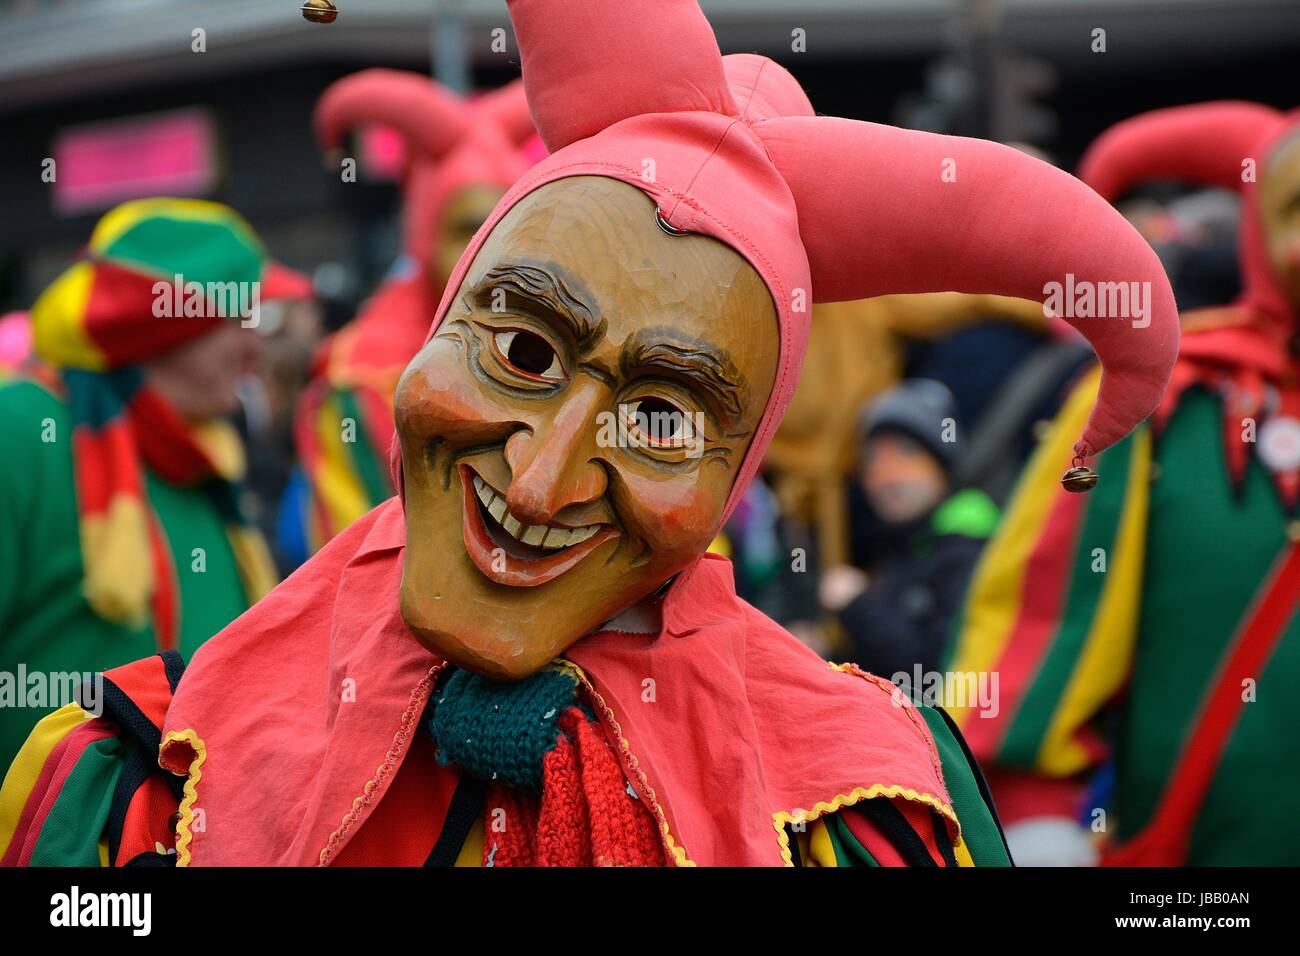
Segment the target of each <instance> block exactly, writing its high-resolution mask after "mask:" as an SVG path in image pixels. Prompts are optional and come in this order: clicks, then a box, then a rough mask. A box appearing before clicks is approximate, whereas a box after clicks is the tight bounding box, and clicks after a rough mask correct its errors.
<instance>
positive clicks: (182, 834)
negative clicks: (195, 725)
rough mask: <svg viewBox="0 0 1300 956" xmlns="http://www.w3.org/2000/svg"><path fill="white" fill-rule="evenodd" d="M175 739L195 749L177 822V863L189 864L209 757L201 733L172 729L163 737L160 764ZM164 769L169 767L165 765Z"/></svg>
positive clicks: (183, 790) (183, 789) (179, 864)
mask: <svg viewBox="0 0 1300 956" xmlns="http://www.w3.org/2000/svg"><path fill="white" fill-rule="evenodd" d="M175 740H183V741H185V742H186V743H188V744H189V745H190V747H191V748H192V749H193V751H194V759H193V760H191V761H190V766H189V769H188V770H187V771H186V773H187V775H188V776H187V777H186V779H185V786H184V787H183V788H182V793H183V794H184V796H183V797H182V798H181V805H180V814H181V818H180V820H179V821H178V822H177V824H176V865H177V866H189V865H190V842H191V841H192V840H193V839H194V834H193V833H192V832H191V830H190V827H191V826H192V825H193V823H194V803H195V801H196V800H198V798H199V793H198V786H199V781H200V780H202V779H203V770H202V767H203V761H205V760H207V759H208V751H207V748H206V747H205V746H204V745H203V741H202V740H201V739H200V738H199V735H198V734H197V733H195V732H194V731H193V730H191V729H186V730H170V731H168V732H167V736H166V737H164V738H163V742H162V747H160V748H159V759H158V762H159V766H163V765H162V750H164V749H166V747H167V745H168V744H169V743H171V742H172V741H175ZM163 769H164V770H166V769H168V768H167V767H165V766H164V767H163Z"/></svg>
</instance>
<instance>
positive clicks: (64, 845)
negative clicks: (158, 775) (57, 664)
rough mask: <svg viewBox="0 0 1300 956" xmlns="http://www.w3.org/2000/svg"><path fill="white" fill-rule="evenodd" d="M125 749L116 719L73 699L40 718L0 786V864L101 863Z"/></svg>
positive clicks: (51, 864)
mask: <svg viewBox="0 0 1300 956" xmlns="http://www.w3.org/2000/svg"><path fill="white" fill-rule="evenodd" d="M121 770H122V761H121V748H120V745H119V741H118V739H117V737H116V735H115V731H114V728H113V726H112V724H111V723H110V722H109V721H107V720H104V719H102V718H92V717H91V716H90V715H89V714H87V713H86V712H85V711H83V710H82V709H81V707H80V706H79V705H77V704H68V705H67V706H65V707H62V708H60V709H59V710H56V711H55V712H54V713H52V714H49V715H48V716H46V717H45V718H44V719H43V720H41V721H40V723H38V724H37V725H36V727H35V729H34V730H33V731H32V733H31V736H30V737H29V738H28V739H27V743H26V744H25V745H24V746H23V748H22V749H21V750H20V751H19V752H18V756H17V758H16V759H15V760H14V763H13V765H12V766H11V767H10V769H9V772H8V774H6V775H5V780H4V785H3V787H0V865H4V866H99V865H101V864H104V863H106V862H107V861H106V858H105V857H106V847H105V846H103V845H102V843H103V832H104V826H105V823H106V822H107V820H108V813H109V807H110V804H111V800H112V794H113V790H114V787H115V785H116V783H117V778H118V775H120V773H121Z"/></svg>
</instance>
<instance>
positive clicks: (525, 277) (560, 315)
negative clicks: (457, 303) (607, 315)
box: [471, 263, 605, 351]
mask: <svg viewBox="0 0 1300 956" xmlns="http://www.w3.org/2000/svg"><path fill="white" fill-rule="evenodd" d="M496 289H505V290H506V291H507V292H513V293H515V294H516V295H518V296H520V297H522V298H524V299H527V300H529V301H530V302H532V303H533V304H534V305H536V306H539V307H540V308H541V309H542V310H544V311H545V312H546V313H547V315H548V316H550V317H553V318H556V319H558V320H559V321H561V322H562V323H564V325H566V326H568V328H569V331H570V332H572V333H573V337H574V338H575V339H577V342H578V348H579V350H581V351H585V350H586V348H587V347H588V346H589V345H590V344H591V342H592V341H594V340H595V339H596V338H597V337H599V336H600V335H602V334H604V331H605V320H604V319H603V318H602V319H598V318H597V317H596V316H597V310H596V307H595V306H594V305H593V304H592V303H591V302H589V301H587V300H586V299H584V298H583V297H582V296H579V295H577V294H575V293H574V292H573V291H572V290H571V289H570V288H569V287H568V286H567V285H566V284H565V283H564V280H563V279H561V278H560V277H559V276H558V275H555V274H554V273H552V272H551V271H549V270H547V269H544V268H541V267H539V266H532V265H525V264H523V263H510V264H506V265H498V266H494V267H492V268H491V269H489V270H488V271H487V272H486V273H484V275H483V278H482V279H480V280H479V282H478V284H477V285H476V286H475V288H474V290H473V292H472V293H471V295H472V296H473V297H474V299H475V301H476V302H477V303H479V304H480V306H483V305H485V304H487V303H490V301H491V298H492V293H493V291H494V290H496Z"/></svg>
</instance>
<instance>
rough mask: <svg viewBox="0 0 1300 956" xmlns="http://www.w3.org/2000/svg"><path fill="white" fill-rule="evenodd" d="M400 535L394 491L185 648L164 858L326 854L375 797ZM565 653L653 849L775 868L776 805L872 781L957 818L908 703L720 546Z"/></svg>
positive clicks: (170, 738) (416, 686) (394, 707)
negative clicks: (824, 639)
mask: <svg viewBox="0 0 1300 956" xmlns="http://www.w3.org/2000/svg"><path fill="white" fill-rule="evenodd" d="M404 543H405V524H404V519H403V513H402V507H401V503H400V502H399V501H398V500H397V499H395V498H394V499H391V500H389V501H388V502H386V503H384V504H383V505H380V506H379V507H378V508H376V509H375V510H374V511H372V512H370V513H369V514H368V515H367V516H366V517H364V518H362V519H361V520H360V521H358V522H356V523H355V524H353V525H352V526H351V527H350V528H348V529H347V531H345V532H344V533H343V534H341V535H339V536H338V537H337V538H335V539H334V540H333V541H332V542H331V543H330V544H329V545H328V546H327V547H326V548H324V549H323V550H322V551H321V552H320V553H319V554H317V555H316V556H315V558H313V559H312V560H311V561H309V562H308V563H307V564H306V565H304V566H303V567H302V568H301V569H300V570H299V571H298V572H297V573H295V574H294V575H293V576H292V577H290V578H289V579H288V580H287V581H286V582H285V583H284V584H282V585H281V586H280V587H278V588H277V589H276V590H275V591H273V592H272V593H271V594H270V595H269V596H268V597H266V598H265V599H264V600H262V601H261V602H260V603H259V604H257V605H256V606H255V607H254V608H253V609H252V610H250V611H249V612H248V613H246V614H244V615H243V616H242V617H240V618H239V619H237V620H236V621H235V622H234V623H233V624H231V625H230V626H229V627H228V628H226V630H225V631H223V632H222V633H221V634H220V635H218V636H217V637H215V638H214V639H212V640H211V641H209V642H208V643H207V644H205V645H204V646H203V647H202V648H201V649H200V650H199V651H198V653H197V654H196V655H195V657H194V660H193V661H192V663H191V664H190V666H189V668H188V669H187V670H186V673H185V676H184V679H183V680H182V682H181V684H180V687H179V688H178V690H177V693H176V696H175V699H174V701H173V703H172V705H171V707H170V709H169V710H168V713H167V717H166V722H165V726H164V731H165V733H164V745H163V763H164V765H165V766H168V767H169V769H173V770H176V771H180V772H188V773H189V775H190V781H189V784H187V803H188V807H187V805H186V804H182V824H183V827H182V829H184V828H185V824H186V821H187V819H188V816H192V811H193V809H194V808H202V810H203V829H201V830H199V829H198V828H197V827H193V828H191V829H192V830H193V832H191V833H189V834H188V839H187V835H186V834H185V833H182V836H181V842H183V843H185V846H184V847H183V849H182V851H181V853H180V856H181V862H187V863H188V862H192V863H194V864H201V865H313V864H318V863H328V862H329V861H330V860H331V859H332V858H333V857H334V856H335V855H336V854H337V853H338V851H339V850H340V849H341V848H342V846H343V845H344V844H346V843H347V841H348V840H349V839H350V837H351V836H352V835H353V834H355V833H356V831H357V829H358V828H359V827H360V826H361V825H363V824H364V822H365V819H366V817H367V815H368V814H369V813H370V812H371V811H372V810H373V808H374V807H375V806H376V805H377V804H378V802H379V801H380V800H381V799H383V795H384V792H385V789H386V787H387V786H388V785H389V784H390V783H391V782H392V780H393V776H394V774H395V772H396V770H397V767H398V766H399V765H400V763H401V761H402V759H403V757H404V756H405V754H406V752H407V748H408V745H409V743H410V741H411V739H412V736H413V735H414V734H415V733H416V732H417V727H416V725H417V722H418V720H419V717H420V715H421V713H422V712H423V709H424V704H425V702H426V700H427V699H428V696H429V692H430V689H431V686H432V683H433V680H432V674H433V672H434V670H435V668H436V667H437V665H439V664H440V663H441V662H440V661H439V660H438V658H437V657H436V656H435V655H434V654H433V653H431V652H430V651H428V650H426V649H425V648H424V647H423V646H421V645H420V644H419V643H418V642H417V641H416V640H415V638H414V637H413V636H412V635H411V634H410V632H409V631H408V630H407V629H406V627H405V625H404V624H403V622H402V619H401V616H400V614H399V612H398V585H399V582H400V579H401V565H402V561H401V558H402V549H403V547H404ZM566 656H567V657H568V658H569V659H570V660H571V661H572V662H574V663H576V664H577V665H578V666H579V667H580V668H581V669H582V671H583V672H584V673H585V674H586V676H587V678H588V679H589V681H590V682H591V684H592V686H593V688H594V690H595V692H596V693H597V694H598V695H599V698H600V700H601V701H603V704H604V707H603V708H602V709H603V710H604V711H605V714H604V716H605V719H606V728H607V732H610V733H611V736H614V737H618V738H620V739H621V741H622V743H621V744H620V747H619V750H620V754H621V756H622V758H623V760H624V765H625V769H626V770H627V771H628V773H629V774H630V775H636V774H644V775H645V779H646V782H647V783H648V784H649V786H650V787H651V788H652V789H653V792H654V795H655V803H656V804H657V807H656V813H657V815H658V816H659V819H660V822H661V824H663V825H664V826H666V828H667V829H666V834H665V842H666V845H667V846H668V847H669V850H670V855H669V859H670V860H673V861H675V862H678V863H682V862H686V861H690V862H695V863H700V864H706V865H755V864H758V865H761V864H770V865H780V864H781V863H782V862H783V859H782V855H781V844H780V841H779V840H778V833H779V832H780V830H781V829H782V828H783V826H784V823H785V822H787V820H788V819H789V818H790V817H789V816H787V815H791V814H796V811H798V810H800V809H802V810H804V811H813V810H818V811H819V812H826V811H829V810H830V809H833V808H835V807H838V806H840V805H844V804H847V803H853V802H856V801H858V800H860V799H866V798H869V797H879V796H885V797H893V798H900V799H910V800H917V801H921V802H924V803H926V804H929V805H930V806H932V807H934V808H936V809H938V810H939V811H940V812H941V813H943V814H944V816H945V817H946V818H947V819H948V820H949V824H950V830H951V831H952V833H953V835H954V836H955V835H956V833H957V823H956V817H955V815H954V813H953V810H952V807H951V800H950V798H949V795H948V791H947V789H946V787H945V786H944V782H943V777H942V772H941V770H940V764H939V757H938V754H937V753H936V751H935V747H934V743H933V739H932V738H931V736H930V734H929V732H928V730H927V729H926V726H925V722H924V719H923V718H922V717H921V715H920V714H918V713H917V712H916V711H915V709H914V708H913V707H912V706H911V705H910V703H908V702H907V701H906V700H905V699H902V698H900V697H898V696H897V695H894V694H893V686H892V685H891V684H889V683H887V682H885V681H883V680H878V679H876V678H870V677H866V676H865V675H862V674H861V673H860V672H856V671H851V670H840V669H835V668H832V667H831V666H830V665H828V664H827V663H826V662H825V661H823V660H821V659H820V658H819V657H817V656H816V655H815V654H814V653H813V652H812V651H810V650H808V649H807V648H806V647H804V646H803V645H802V644H800V643H799V642H798V641H797V640H795V639H794V638H793V637H792V636H790V635H789V634H788V633H787V632H786V631H785V630H783V629H782V628H781V627H779V626H778V625H777V624H775V623H774V622H772V621H771V620H769V619H768V618H766V617H765V616H763V615H762V614H760V613H759V612H758V611H756V610H754V609H753V608H752V607H750V606H749V605H747V604H745V603H744V602H743V601H741V600H740V599H739V598H737V597H736V593H735V590H734V587H733V584H732V573H731V567H730V564H729V563H728V562H727V561H726V560H725V559H722V558H719V557H717V556H715V555H705V556H704V557H703V558H701V559H700V560H699V561H697V562H696V563H695V564H694V565H692V566H691V567H690V568H688V569H687V570H686V571H685V572H683V573H682V574H681V575H679V576H678V579H677V580H676V581H675V582H674V584H673V585H672V587H671V588H670V589H669V592H668V595H667V596H666V598H665V602H664V627H663V631H662V633H660V634H659V635H657V636H652V635H631V634H624V633H614V632H602V633H598V634H593V635H590V636H588V637H586V638H584V639H583V640H581V641H579V642H578V643H577V644H575V645H574V646H573V647H572V648H570V650H569V652H568V654H567V655H566ZM611 718H612V720H611ZM613 722H616V723H617V727H618V731H617V732H613V731H612V728H611V724H612V723H613ZM187 813H188V816H187ZM796 815H797V814H796Z"/></svg>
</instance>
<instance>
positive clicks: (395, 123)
mask: <svg viewBox="0 0 1300 956" xmlns="http://www.w3.org/2000/svg"><path fill="white" fill-rule="evenodd" d="M313 121H314V124H315V127H316V135H317V139H318V140H319V141H320V143H321V145H322V146H323V147H324V148H325V149H326V151H327V153H328V154H329V155H331V156H336V155H341V152H342V147H343V143H344V140H345V137H346V135H347V134H348V133H349V132H350V131H352V130H354V129H357V128H361V127H364V126H378V127H383V128H386V129H392V130H396V131H398V132H399V133H400V134H401V136H402V141H403V142H404V144H405V146H406V164H405V165H406V169H405V172H404V175H403V180H402V197H403V217H404V222H403V226H402V261H401V262H400V263H399V264H398V266H397V267H396V268H395V269H394V272H393V274H392V275H390V276H389V277H388V278H387V279H385V280H384V282H383V283H382V284H381V285H380V287H379V288H378V289H377V290H375V292H374V294H373V295H372V296H371V297H370V299H369V300H368V301H367V302H366V303H365V305H364V306H363V307H362V309H361V312H360V313H359V314H358V315H357V316H356V318H354V319H353V320H352V321H350V322H349V323H348V324H347V325H345V326H344V327H343V328H342V329H340V330H339V331H338V332H337V333H335V334H334V335H332V336H331V337H330V338H329V339H327V340H326V341H325V343H324V344H323V345H322V346H321V348H320V350H319V352H318V353H317V355H316V357H315V360H314V361H313V363H312V364H313V369H312V380H311V381H310V382H309V384H308V386H307V387H306V389H305V390H304V391H303V394H302V397H301V398H300V399H299V403H298V409H297V412H296V414H295V424H294V445H295V447H296V450H297V454H298V459H299V462H300V463H301V466H302V468H303V472H304V475H305V477H306V481H307V489H308V500H307V503H306V506H305V507H306V514H305V515H304V516H303V522H304V525H305V530H306V539H307V543H308V546H309V547H310V549H311V550H312V551H315V550H317V549H319V548H320V547H321V546H322V545H323V544H325V542H327V541H329V540H330V538H332V537H334V535H336V534H338V533H339V532H340V531H342V530H343V529H344V528H346V527H347V526H348V525H349V524H351V523H352V522H353V521H355V520H356V519H357V518H359V517H361V516H362V515H363V514H365V513H366V512H367V511H369V510H370V509H371V508H373V507H375V505H377V504H379V503H380V502H382V501H384V500H386V499H388V498H391V497H392V495H393V486H392V482H391V481H390V480H389V476H388V468H387V464H386V463H387V461H388V451H389V447H390V446H391V445H392V443H393V389H394V388H395V387H396V385H397V378H398V376H399V375H401V373H402V369H404V368H406V364H407V363H408V362H409V361H410V360H411V358H412V357H413V356H414V355H415V353H416V352H417V351H418V350H419V348H420V345H421V344H422V343H423V342H424V336H425V333H426V332H427V331H428V328H429V320H430V319H431V318H432V317H433V313H434V311H435V310H436V309H437V307H438V300H439V299H441V298H442V294H443V291H444V290H445V288H446V283H447V277H448V275H450V273H451V270H452V268H453V267H454V266H455V265H456V260H457V259H459V258H460V255H461V253H463V252H464V251H465V247H466V245H468V244H469V241H470V239H471V238H472V237H473V235H474V233H475V231H476V230H477V229H478V228H479V226H481V225H482V224H483V220H484V219H486V218H487V216H488V214H489V213H490V212H491V211H492V208H493V207H494V206H495V205H496V204H497V202H498V201H499V200H500V199H501V196H502V194H503V193H504V192H505V190H506V187H508V186H509V185H510V184H511V183H513V182H514V181H515V180H516V179H518V178H519V176H520V175H521V174H522V173H523V171H524V170H525V169H527V168H528V166H529V162H530V157H531V156H533V155H535V153H536V152H537V151H538V147H534V146H533V145H532V144H533V143H534V141H535V140H536V132H535V131H534V129H533V121H532V117H530V116H529V115H528V104H527V102H526V101H525V100H524V91H523V86H522V84H520V83H519V82H517V81H516V82H514V83H511V84H508V85H506V86H504V87H502V88H501V89H499V90H494V91H492V92H490V93H485V94H482V95H480V96H476V97H473V98H471V99H462V98H460V97H458V96H456V95H455V94H453V93H452V92H451V91H450V90H448V89H447V88H446V87H444V86H442V85H441V84H440V83H436V82H434V81H433V80H430V79H429V78H428V77H427V76H421V75H420V74H418V73H407V72H404V71H401V70H386V69H369V70H362V71H361V72H359V73H353V74H351V75H350V76H345V77H343V78H342V79H340V80H337V81H335V82H334V83H332V84H330V86H329V87H328V88H327V89H326V90H325V92H324V93H323V94H322V95H321V98H320V101H319V102H318V103H317V104H316V111H315V115H314V117H313ZM530 150H531V151H530Z"/></svg>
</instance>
